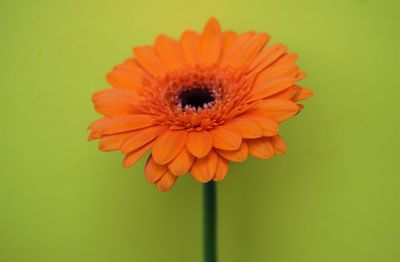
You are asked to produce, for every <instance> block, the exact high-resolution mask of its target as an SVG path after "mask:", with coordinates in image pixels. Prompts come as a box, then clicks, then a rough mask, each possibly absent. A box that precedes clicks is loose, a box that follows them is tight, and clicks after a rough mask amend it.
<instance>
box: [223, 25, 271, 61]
mask: <svg viewBox="0 0 400 262" xmlns="http://www.w3.org/2000/svg"><path fill="white" fill-rule="evenodd" d="M268 39H269V35H267V34H266V33H260V34H257V35H255V36H253V37H252V38H251V40H249V41H248V42H247V44H246V45H245V46H244V47H243V49H241V50H240V52H238V53H237V54H236V56H235V57H233V59H232V60H231V63H230V65H231V66H232V67H235V68H240V67H242V66H244V65H246V64H248V63H250V62H251V61H252V60H253V59H254V58H255V57H256V56H257V54H258V53H259V52H260V50H261V49H262V48H263V47H264V45H265V44H266V43H267V41H268Z"/></svg>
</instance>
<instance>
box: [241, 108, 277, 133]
mask: <svg viewBox="0 0 400 262" xmlns="http://www.w3.org/2000/svg"><path fill="white" fill-rule="evenodd" d="M245 115H246V116H247V117H248V118H250V119H252V120H254V121H256V122H257V124H258V125H259V126H260V127H261V133H262V136H274V135H276V134H278V131H279V125H278V123H277V122H276V121H275V120H274V119H272V118H270V117H262V116H259V115H257V114H250V113H249V114H245Z"/></svg>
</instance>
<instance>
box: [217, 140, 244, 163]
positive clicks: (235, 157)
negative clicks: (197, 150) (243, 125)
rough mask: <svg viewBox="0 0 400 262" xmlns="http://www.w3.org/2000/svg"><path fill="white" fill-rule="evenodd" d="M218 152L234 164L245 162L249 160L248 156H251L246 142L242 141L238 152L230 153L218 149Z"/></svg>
mask: <svg viewBox="0 0 400 262" xmlns="http://www.w3.org/2000/svg"><path fill="white" fill-rule="evenodd" d="M217 152H218V154H219V155H221V156H222V157H224V158H225V159H228V160H230V161H233V162H243V161H245V160H246V159H247V156H248V155H249V149H248V146H247V143H246V142H245V141H242V144H241V145H240V147H239V149H238V150H232V151H228V150H219V149H217Z"/></svg>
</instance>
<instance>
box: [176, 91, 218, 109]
mask: <svg viewBox="0 0 400 262" xmlns="http://www.w3.org/2000/svg"><path fill="white" fill-rule="evenodd" d="M178 98H179V101H180V104H181V107H182V108H185V107H186V106H188V107H194V108H196V109H198V108H206V107H209V106H211V103H212V102H213V101H214V100H215V98H214V95H213V93H212V92H211V91H210V89H208V88H204V87H192V88H190V89H187V90H183V91H182V92H181V93H180V94H179V96H178Z"/></svg>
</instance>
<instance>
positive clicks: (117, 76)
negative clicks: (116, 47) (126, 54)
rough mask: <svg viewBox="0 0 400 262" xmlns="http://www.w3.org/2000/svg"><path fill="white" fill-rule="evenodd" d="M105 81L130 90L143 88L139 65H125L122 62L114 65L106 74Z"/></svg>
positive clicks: (141, 72) (141, 71) (142, 76)
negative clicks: (134, 66)
mask: <svg viewBox="0 0 400 262" xmlns="http://www.w3.org/2000/svg"><path fill="white" fill-rule="evenodd" d="M106 78H107V81H108V82H109V83H110V84H111V85H112V86H113V87H115V88H118V89H125V90H130V91H135V92H137V91H140V90H142V88H143V85H144V84H143V78H144V72H143V69H141V68H140V67H139V66H136V68H132V67H127V66H125V65H124V64H122V65H118V66H116V67H115V68H114V69H113V70H112V71H111V72H110V73H108V74H107V77H106Z"/></svg>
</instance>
